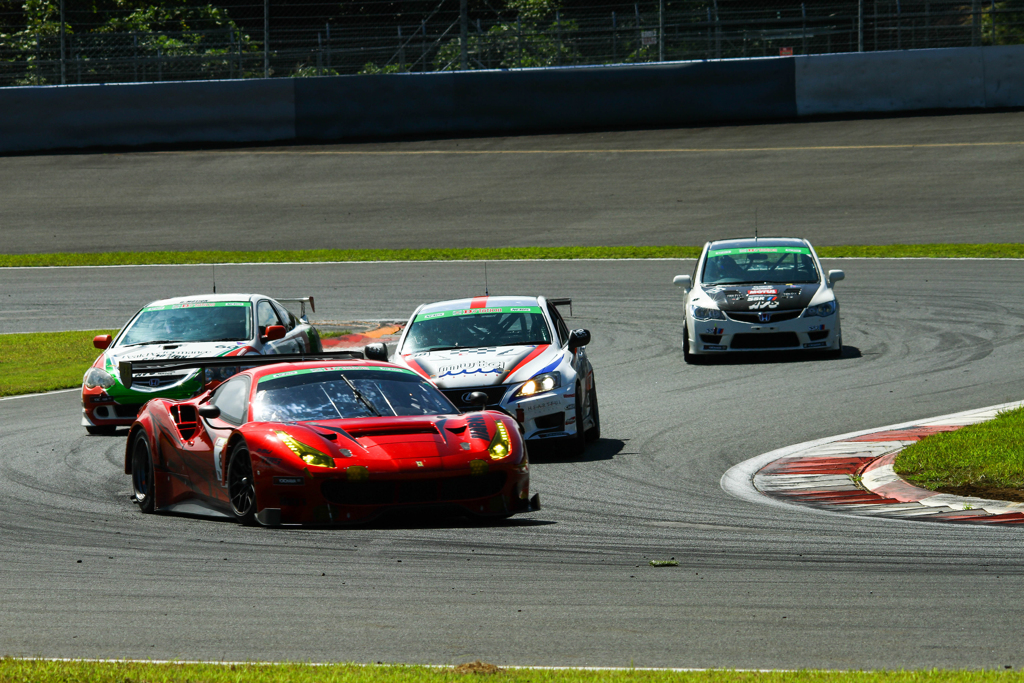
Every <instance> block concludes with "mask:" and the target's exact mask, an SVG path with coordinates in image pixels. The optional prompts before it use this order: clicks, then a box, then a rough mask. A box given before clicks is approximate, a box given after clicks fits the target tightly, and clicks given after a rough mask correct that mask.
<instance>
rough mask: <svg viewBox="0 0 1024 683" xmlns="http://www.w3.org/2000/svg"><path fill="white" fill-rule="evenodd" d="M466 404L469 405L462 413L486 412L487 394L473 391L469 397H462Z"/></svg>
mask: <svg viewBox="0 0 1024 683" xmlns="http://www.w3.org/2000/svg"><path fill="white" fill-rule="evenodd" d="M463 398H464V399H465V401H466V403H468V404H469V406H467V407H466V408H464V409H463V410H462V412H466V411H467V410H486V409H487V394H485V393H484V392H482V391H474V392H471V393H470V394H469V396H464V397H463Z"/></svg>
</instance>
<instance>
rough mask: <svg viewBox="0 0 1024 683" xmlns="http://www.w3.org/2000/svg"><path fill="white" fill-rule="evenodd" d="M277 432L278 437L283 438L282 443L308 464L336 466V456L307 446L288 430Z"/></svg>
mask: <svg viewBox="0 0 1024 683" xmlns="http://www.w3.org/2000/svg"><path fill="white" fill-rule="evenodd" d="M275 433H276V434H277V438H279V439H281V443H283V444H284V445H285V446H287V447H288V448H289V449H290V450H291V452H292V453H294V454H295V455H297V456H298V457H299V459H300V460H302V462H304V463H306V464H307V465H312V466H314V467H335V464H334V458H332V457H331V456H329V455H327V454H326V453H323V452H321V451H318V450H317V449H315V448H313V447H312V446H307V445H306V444H304V443H302V442H301V441H298V440H296V439H295V437H294V436H292V435H291V434H289V433H288V432H275Z"/></svg>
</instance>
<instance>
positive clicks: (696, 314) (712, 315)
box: [690, 306, 725, 320]
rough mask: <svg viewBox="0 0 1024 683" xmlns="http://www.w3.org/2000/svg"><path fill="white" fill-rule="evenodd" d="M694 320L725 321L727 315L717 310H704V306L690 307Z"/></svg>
mask: <svg viewBox="0 0 1024 683" xmlns="http://www.w3.org/2000/svg"><path fill="white" fill-rule="evenodd" d="M690 312H691V313H693V319H694V320H725V313H722V312H721V311H720V310H718V309H717V308H704V307H703V306H690Z"/></svg>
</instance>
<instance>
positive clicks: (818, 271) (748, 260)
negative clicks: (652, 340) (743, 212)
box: [673, 237, 846, 363]
mask: <svg viewBox="0 0 1024 683" xmlns="http://www.w3.org/2000/svg"><path fill="white" fill-rule="evenodd" d="M845 277H846V276H845V275H844V273H843V271H841V270H830V271H828V273H827V274H826V273H825V271H824V270H822V267H821V261H819V260H818V255H817V254H816V253H815V252H814V248H813V247H811V244H810V242H808V241H807V240H804V239H794V238H789V237H761V238H756V237H755V238H746V239H730V240H718V241H715V242H708V243H707V244H705V245H704V250H703V252H701V255H700V258H699V259H698V260H697V266H696V268H694V271H693V275H677V276H676V277H675V279H674V280H673V282H674V283H675V284H676V285H679V286H681V287H683V288H684V289H685V290H686V295H685V300H684V304H683V308H684V315H685V321H686V322H685V325H684V328H683V358H684V360H685V361H686V362H687V363H696V362H698V361H699V360H700V359H702V358H709V357H711V356H714V355H720V354H724V353H732V352H740V353H746V352H751V351H767V350H773V351H774V350H780V351H781V350H815V351H819V352H825V353H828V354H830V355H834V356H839V355H841V354H842V351H843V330H842V327H841V326H840V323H839V302H838V301H837V300H836V295H835V291H834V289H833V286H834V285H835V283H836V282H838V281H840V280H842V279H844V278H845Z"/></svg>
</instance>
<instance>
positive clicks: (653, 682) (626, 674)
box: [0, 659, 1024, 683]
mask: <svg viewBox="0 0 1024 683" xmlns="http://www.w3.org/2000/svg"><path fill="white" fill-rule="evenodd" d="M23 681H24V682H27V681H31V682H32V683H67V682H68V681H75V682H77V683H143V682H145V683H195V682H196V681H202V682H203V683H238V682H239V681H244V682H245V683H454V682H460V683H469V682H477V681H486V682H487V683H669V682H672V683H746V682H750V683H826V682H827V683H989V682H995V683H1004V682H1005V683H1017V682H1020V681H1024V674H1022V672H1020V671H1003V670H997V671H991V670H989V671H985V670H979V671H942V670H926V671H815V670H804V671H767V672H755V671H730V670H726V669H719V670H713V671H645V670H637V669H624V670H602V671H593V670H581V669H558V670H552V669H500V668H499V669H497V670H494V667H489V666H487V665H484V666H482V667H481V666H476V667H474V666H465V665H463V666H460V667H444V668H433V667H423V666H406V665H369V666H363V665H358V664H329V665H325V666H313V665H310V664H279V665H266V664H149V663H133V662H82V661H71V662H48V661H23V660H16V659H0V683H22V682H23Z"/></svg>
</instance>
